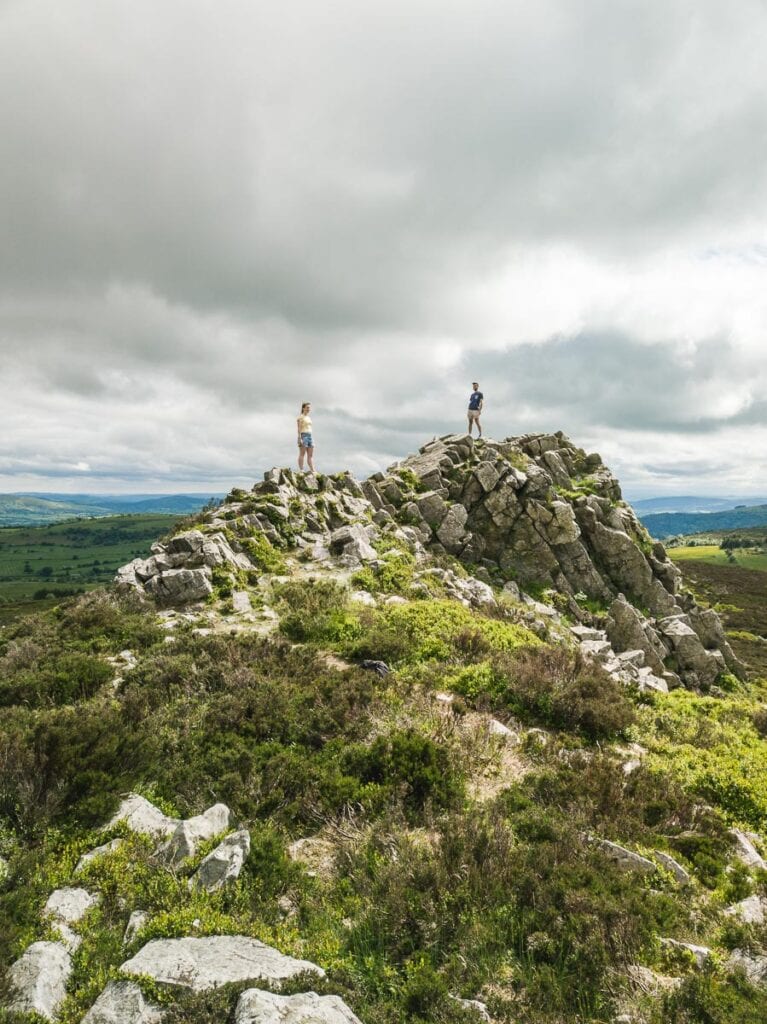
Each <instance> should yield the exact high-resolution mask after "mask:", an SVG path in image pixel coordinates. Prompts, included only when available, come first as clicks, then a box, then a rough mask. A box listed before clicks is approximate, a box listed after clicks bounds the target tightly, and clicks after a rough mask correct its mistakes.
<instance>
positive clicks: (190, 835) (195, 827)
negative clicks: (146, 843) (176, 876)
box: [160, 804, 230, 865]
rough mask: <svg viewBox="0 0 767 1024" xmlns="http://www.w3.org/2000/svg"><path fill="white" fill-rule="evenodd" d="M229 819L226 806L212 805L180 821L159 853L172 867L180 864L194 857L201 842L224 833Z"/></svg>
mask: <svg viewBox="0 0 767 1024" xmlns="http://www.w3.org/2000/svg"><path fill="white" fill-rule="evenodd" d="M229 817H230V811H229V808H228V807H227V806H226V804H214V805H213V806H212V807H209V808H208V809H207V811H204V812H203V813H202V814H197V815H195V816H194V817H193V818H187V819H186V820H184V821H180V822H179V823H178V825H177V826H176V828H175V829H174V832H173V835H172V836H171V837H170V839H169V840H168V842H167V843H165V845H164V846H163V847H162V850H161V851H160V852H161V853H162V855H163V856H164V857H167V859H168V860H169V861H170V863H171V864H173V865H177V864H180V863H181V862H182V861H183V860H186V858H187V857H194V855H195V853H196V851H197V847H198V846H199V844H200V843H201V842H204V841H205V840H206V839H212V838H213V837H214V836H217V835H219V834H220V833H221V832H226V830H227V829H228V828H229Z"/></svg>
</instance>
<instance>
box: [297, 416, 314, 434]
mask: <svg viewBox="0 0 767 1024" xmlns="http://www.w3.org/2000/svg"><path fill="white" fill-rule="evenodd" d="M298 432H299V434H311V432H312V418H311V416H308V415H306V414H305V413H301V415H300V416H299V417H298Z"/></svg>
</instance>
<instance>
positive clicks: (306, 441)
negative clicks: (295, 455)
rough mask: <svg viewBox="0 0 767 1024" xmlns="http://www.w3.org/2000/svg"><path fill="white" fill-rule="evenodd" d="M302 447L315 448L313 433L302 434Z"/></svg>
mask: <svg viewBox="0 0 767 1024" xmlns="http://www.w3.org/2000/svg"><path fill="white" fill-rule="evenodd" d="M301 447H302V448H314V441H313V440H312V435H311V434H301Z"/></svg>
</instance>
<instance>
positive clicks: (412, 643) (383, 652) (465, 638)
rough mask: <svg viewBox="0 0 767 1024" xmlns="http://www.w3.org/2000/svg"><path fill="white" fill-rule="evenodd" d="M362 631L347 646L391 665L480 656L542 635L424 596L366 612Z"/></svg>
mask: <svg viewBox="0 0 767 1024" xmlns="http://www.w3.org/2000/svg"><path fill="white" fill-rule="evenodd" d="M361 619H362V627H363V629H362V635H361V636H360V637H359V639H358V640H356V641H354V642H353V643H352V644H350V645H349V649H350V651H351V652H352V653H353V654H355V655H357V656H359V657H364V658H380V659H382V660H383V661H386V662H389V663H390V664H395V665H396V664H399V665H408V664H409V665H415V664H418V663H419V662H425V661H430V660H435V661H450V660H453V661H456V662H465V661H473V660H476V658H477V657H478V656H481V655H483V654H486V653H488V652H489V651H493V650H496V651H503V650H506V651H511V650H514V649H516V648H518V647H523V646H526V645H532V646H534V645H536V644H540V640H538V638H537V637H536V636H535V635H534V634H533V633H531V632H530V630H528V629H527V628H526V627H524V626H520V625H518V624H517V623H514V622H508V621H504V620H501V619H488V618H485V617H483V616H482V615H480V614H478V613H477V612H473V611H471V610H470V609H468V608H466V607H464V606H463V605H461V604H458V603H457V602H455V601H438V600H426V601H417V602H413V603H412V604H406V605H394V606H391V607H387V608H385V609H383V610H381V611H375V612H373V611H370V612H367V613H364V614H363V615H362V617H361Z"/></svg>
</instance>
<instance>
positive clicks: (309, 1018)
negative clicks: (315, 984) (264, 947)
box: [234, 988, 361, 1024]
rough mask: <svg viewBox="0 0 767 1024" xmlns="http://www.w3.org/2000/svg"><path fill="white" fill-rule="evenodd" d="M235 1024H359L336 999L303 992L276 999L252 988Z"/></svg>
mask: <svg viewBox="0 0 767 1024" xmlns="http://www.w3.org/2000/svg"><path fill="white" fill-rule="evenodd" d="M234 1021H235V1024H361V1022H360V1019H359V1017H355V1015H354V1014H353V1013H352V1011H351V1010H350V1009H349V1007H348V1006H347V1005H346V1003H345V1002H343V1000H342V999H340V998H339V997H338V996H318V995H317V993H316V992H302V993H300V994H298V995H295V996H278V995H274V994H273V993H272V992H263V991H262V990H261V989H257V988H251V989H248V990H247V991H246V992H243V993H242V995H241V996H240V998H239V1001H238V1003H237V1009H236V1010H235V1014H234Z"/></svg>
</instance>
